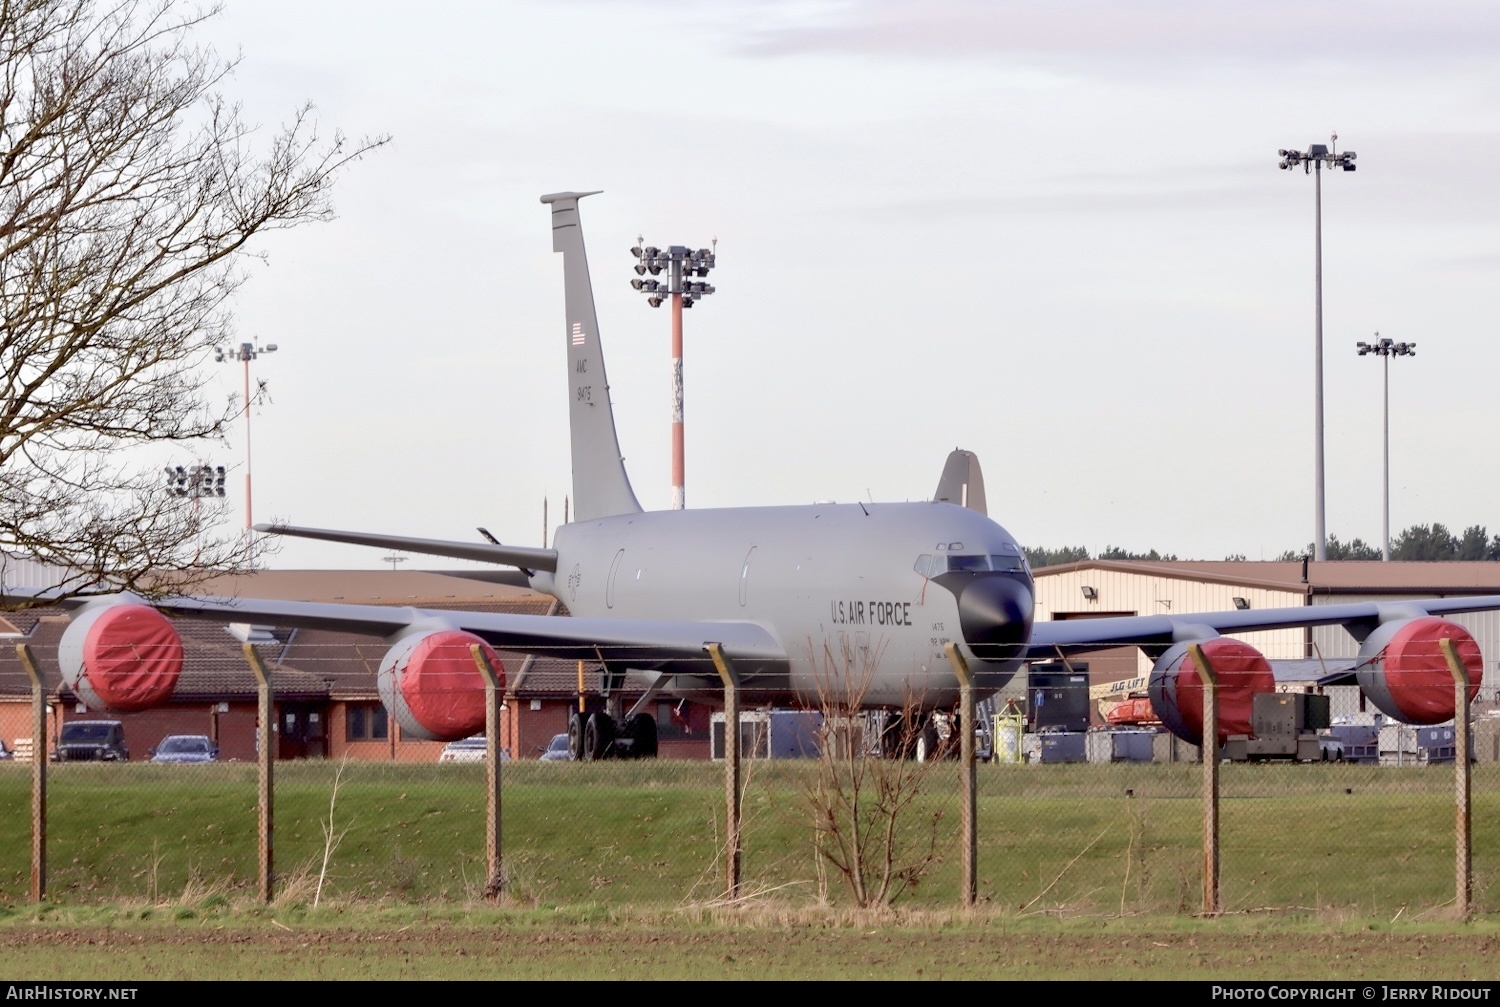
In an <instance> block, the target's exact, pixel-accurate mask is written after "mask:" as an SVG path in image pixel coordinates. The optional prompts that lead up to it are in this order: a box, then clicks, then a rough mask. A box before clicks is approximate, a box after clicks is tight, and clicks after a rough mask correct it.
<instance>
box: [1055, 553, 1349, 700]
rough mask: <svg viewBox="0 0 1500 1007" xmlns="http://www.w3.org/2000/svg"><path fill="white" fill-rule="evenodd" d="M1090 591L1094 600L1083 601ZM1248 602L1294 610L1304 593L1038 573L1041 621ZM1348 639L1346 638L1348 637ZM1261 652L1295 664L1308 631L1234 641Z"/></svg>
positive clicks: (1128, 576) (1091, 572)
mask: <svg viewBox="0 0 1500 1007" xmlns="http://www.w3.org/2000/svg"><path fill="white" fill-rule="evenodd" d="M1085 586H1087V587H1092V588H1093V589H1094V590H1095V592H1096V593H1097V594H1098V598H1097V599H1096V600H1093V601H1090V600H1088V599H1086V598H1085V597H1084V594H1083V589H1084V587H1085ZM1236 597H1240V598H1244V599H1245V600H1246V601H1248V602H1249V603H1250V607H1251V608H1253V609H1265V608H1293V607H1299V606H1301V605H1303V604H1304V603H1305V600H1306V599H1305V598H1304V597H1303V595H1302V593H1301V592H1300V591H1296V590H1277V589H1270V588H1263V587H1249V586H1246V585H1242V584H1215V583H1208V582H1205V581H1199V580H1187V579H1183V578H1177V577H1167V576H1151V575H1144V574H1139V573H1134V572H1127V571H1124V570H1109V569H1085V570H1070V571H1066V572H1060V573H1055V574H1049V573H1047V572H1045V571H1040V572H1039V573H1038V575H1037V578H1036V603H1037V614H1036V618H1037V621H1038V622H1041V621H1043V620H1047V619H1054V618H1057V616H1058V615H1059V614H1064V615H1077V614H1080V613H1085V614H1086V613H1101V614H1102V613H1113V614H1126V615H1183V614H1186V613H1190V612H1222V611H1226V610H1228V609H1232V608H1234V599H1235V598H1236ZM1346 635H1347V634H1346ZM1236 638H1237V639H1241V640H1244V641H1245V642H1246V643H1248V644H1250V645H1251V646H1252V647H1255V648H1257V649H1259V650H1260V651H1261V652H1262V653H1263V654H1265V655H1266V657H1268V658H1272V659H1278V660H1279V659H1292V658H1300V657H1304V656H1306V655H1305V654H1304V650H1305V643H1304V632H1303V631H1302V630H1300V629H1281V630H1271V631H1268V632H1262V633H1243V634H1238V635H1237V636H1236ZM1138 663H1139V668H1140V673H1141V674H1148V673H1149V672H1150V671H1151V662H1150V661H1149V660H1147V659H1146V657H1145V655H1144V654H1142V655H1140V658H1139V662H1138Z"/></svg>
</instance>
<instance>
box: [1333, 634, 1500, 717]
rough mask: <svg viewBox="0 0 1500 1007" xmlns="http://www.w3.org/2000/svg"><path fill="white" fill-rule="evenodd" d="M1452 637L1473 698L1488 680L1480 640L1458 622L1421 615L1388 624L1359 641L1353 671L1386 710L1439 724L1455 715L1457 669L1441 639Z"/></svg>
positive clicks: (1470, 697)
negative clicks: (1450, 667)
mask: <svg viewBox="0 0 1500 1007" xmlns="http://www.w3.org/2000/svg"><path fill="white" fill-rule="evenodd" d="M1444 637H1447V638H1448V639H1450V640H1452V641H1453V645H1454V647H1455V648H1456V649H1457V650H1458V656H1459V659H1460V660H1461V661H1463V664H1464V668H1465V669H1467V670H1468V672H1469V702H1471V703H1472V702H1473V701H1474V697H1475V696H1477V695H1478V694H1479V686H1480V683H1481V682H1483V681H1484V659H1483V657H1482V656H1481V655H1480V653H1479V644H1477V643H1475V642H1474V638H1473V637H1472V636H1470V635H1469V631H1468V630H1466V629H1464V628H1463V627H1462V626H1460V625H1459V624H1458V623H1456V622H1449V621H1448V620H1447V619H1439V618H1437V617H1436V616H1422V617H1420V618H1417V619H1410V620H1407V621H1406V622H1402V623H1397V624H1388V625H1387V626H1382V627H1380V628H1379V629H1377V630H1376V631H1375V632H1374V633H1371V634H1370V636H1369V637H1368V638H1366V640H1365V642H1364V645H1363V646H1362V647H1360V653H1359V664H1358V665H1357V666H1356V667H1355V675H1356V677H1357V678H1358V679H1359V687H1360V688H1361V689H1363V690H1364V693H1365V695H1366V696H1368V697H1369V698H1370V701H1371V702H1372V703H1374V704H1375V705H1376V706H1377V707H1379V708H1380V711H1381V712H1382V713H1384V714H1385V715H1386V716H1389V717H1394V718H1395V719H1396V720H1400V721H1403V722H1404V723H1407V724H1441V723H1443V722H1444V721H1447V720H1452V719H1453V713H1454V705H1453V691H1454V685H1453V673H1452V672H1450V671H1449V670H1448V659H1447V658H1446V657H1444V656H1443V650H1442V646H1441V644H1440V643H1439V641H1441V640H1442V639H1443V638H1444Z"/></svg>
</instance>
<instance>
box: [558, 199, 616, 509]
mask: <svg viewBox="0 0 1500 1007" xmlns="http://www.w3.org/2000/svg"><path fill="white" fill-rule="evenodd" d="M592 195H594V193H592V192H554V193H552V194H551V195H547V196H543V197H542V202H543V203H549V204H551V206H552V250H553V251H554V252H561V253H562V254H563V289H564V293H565V297H566V300H567V309H568V310H567V325H566V331H567V336H566V338H567V340H568V418H569V421H570V426H571V428H572V434H573V509H574V520H576V521H591V520H593V519H594V518H600V517H609V516H610V515H612V514H636V513H639V512H640V509H641V505H640V504H639V503H637V502H636V499H635V491H634V490H632V489H631V488H630V478H629V476H627V475H626V474H625V459H623V458H622V457H620V439H619V438H618V437H617V436H616V435H615V414H614V408H613V407H612V406H611V405H610V401H609V382H608V381H607V380H606V379H605V376H604V349H603V347H602V346H601V345H600V344H599V319H598V318H597V316H596V315H595V314H594V288H593V285H592V284H591V283H590V282H589V261H588V256H587V255H586V254H585V253H584V249H583V228H582V227H581V226H580V225H579V222H578V201H579V200H580V199H582V198H583V197H584V196H592Z"/></svg>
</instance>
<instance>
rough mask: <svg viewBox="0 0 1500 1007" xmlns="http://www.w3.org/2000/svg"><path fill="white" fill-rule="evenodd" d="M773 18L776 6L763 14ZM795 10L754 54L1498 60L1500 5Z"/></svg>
mask: <svg viewBox="0 0 1500 1007" xmlns="http://www.w3.org/2000/svg"><path fill="white" fill-rule="evenodd" d="M763 9H764V10H767V11H773V12H774V11H775V10H776V9H775V8H769V7H768V8H763ZM802 10H803V8H793V7H791V6H790V5H788V6H786V7H782V8H781V9H780V13H781V15H782V16H781V17H780V18H778V17H777V16H776V13H770V14H768V16H767V17H766V18H764V19H762V20H761V22H760V25H759V27H757V28H754V29H751V30H749V31H748V32H746V33H745V34H744V35H742V36H741V39H742V41H741V45H740V48H741V51H742V52H744V53H746V54H749V55H760V56H780V55H791V54H801V53H831V52H836V53H847V54H857V55H885V56H903V55H904V56H909V57H913V58H921V59H953V58H956V57H970V58H974V57H1007V56H1009V57H1014V58H1016V59H1018V60H1020V61H1023V62H1040V63H1063V64H1073V65H1075V66H1076V65H1079V64H1083V65H1089V64H1093V63H1095V62H1104V63H1109V64H1117V63H1121V62H1128V63H1134V64H1150V65H1152V66H1153V67H1156V68H1161V69H1171V64H1170V63H1168V64H1163V62H1162V61H1174V62H1177V63H1179V64H1180V65H1183V66H1184V67H1191V68H1193V69H1199V68H1201V67H1202V65H1203V64H1205V63H1215V62H1220V61H1226V60H1227V61H1232V62H1245V63H1257V64H1259V63H1267V62H1270V63H1284V62H1301V61H1306V60H1318V61H1324V62H1332V63H1337V62H1339V61H1341V60H1345V59H1363V58H1368V57H1380V58H1383V59H1389V60H1397V61H1407V60H1420V61H1424V62H1425V61H1429V60H1432V59H1433V58H1439V59H1449V60H1461V61H1467V60H1470V59H1480V60H1483V61H1486V62H1489V61H1492V60H1493V58H1494V53H1495V52H1496V45H1497V42H1500V5H1495V4H1492V3H1475V2H1468V0H1436V2H1431V3H1425V4H1421V5H1416V4H1407V3H1399V2H1392V0H1377V2H1365V3H1351V2H1341V0H1262V2H1260V3H1254V4H1246V3H1241V4H1221V3H1203V2H1201V0H1144V2H1136V3H1130V4H1121V3H1118V2H1115V0H1054V2H1049V3H1028V2H1019V0H992V2H978V0H921V2H918V0H862V2H859V3H844V4H838V5H836V6H831V7H824V8H821V9H820V10H819V11H818V13H816V14H812V15H807V14H803V13H802Z"/></svg>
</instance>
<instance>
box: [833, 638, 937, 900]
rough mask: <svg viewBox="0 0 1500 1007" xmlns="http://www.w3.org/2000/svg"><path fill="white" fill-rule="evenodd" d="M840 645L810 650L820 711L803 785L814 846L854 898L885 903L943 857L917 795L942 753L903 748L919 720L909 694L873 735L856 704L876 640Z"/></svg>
mask: <svg viewBox="0 0 1500 1007" xmlns="http://www.w3.org/2000/svg"><path fill="white" fill-rule="evenodd" d="M809 649H810V650H811V649H812V645H811V643H809ZM839 649H840V652H839V653H835V652H834V648H833V647H832V646H830V645H829V644H828V643H827V642H825V643H824V644H823V648H822V650H823V653H822V659H821V660H818V658H817V655H816V652H814V653H813V654H812V657H813V667H814V668H815V669H817V689H818V707H817V708H818V710H819V712H820V713H821V714H822V717H823V724H822V728H821V736H820V738H819V742H820V747H819V755H818V761H817V771H816V773H815V774H814V775H812V776H811V777H809V779H808V782H807V784H806V787H805V791H804V792H805V796H806V801H807V807H808V810H809V811H810V812H811V813H812V823H813V834H814V838H813V845H814V851H815V856H816V857H817V858H818V862H819V866H820V868H821V866H822V865H823V864H826V865H828V866H829V867H831V868H832V869H833V871H834V872H835V873H836V875H837V876H838V877H840V878H841V879H842V880H843V881H844V884H845V887H846V888H848V890H849V894H850V896H851V897H852V898H853V900H854V902H855V904H856V905H858V906H861V907H868V906H878V905H889V904H891V903H892V902H895V901H896V900H897V899H898V898H900V897H901V895H903V894H904V893H906V892H907V891H909V890H910V889H912V888H915V887H916V886H917V884H918V883H920V882H921V880H922V879H923V878H924V877H925V876H926V875H927V874H928V872H929V871H931V870H932V868H933V867H934V866H936V865H937V863H938V861H940V860H941V859H942V853H943V847H944V845H945V837H944V836H943V835H942V833H941V826H942V820H943V811H942V809H941V808H940V807H936V806H933V805H932V804H931V802H930V801H928V800H924V793H925V790H926V787H925V784H926V782H927V778H928V776H929V774H930V773H931V772H932V771H933V769H934V767H935V766H938V765H941V763H939V762H937V761H934V760H928V761H925V762H918V761H916V760H915V759H912V758H909V755H910V754H911V753H912V752H913V750H914V749H915V747H916V739H917V734H918V732H919V731H920V729H921V728H920V725H921V718H920V717H919V715H918V713H919V707H920V704H919V703H918V702H917V697H913V696H908V698H907V701H906V703H905V704H903V708H902V710H901V711H900V712H899V713H896V714H894V716H893V717H891V718H890V719H889V722H888V724H887V725H885V726H884V727H883V728H882V729H881V730H879V731H878V732H877V733H876V734H875V736H873V737H872V736H871V731H870V730H869V729H868V727H869V721H868V720H867V718H866V717H865V715H864V713H863V709H862V708H863V706H864V699H865V696H866V693H867V692H868V690H869V686H870V681H871V679H872V678H873V676H874V672H875V669H876V667H877V666H878V665H879V663H880V657H881V652H882V650H883V648H881V647H877V648H872V649H870V650H865V649H861V650H860V652H859V653H858V654H855V653H853V652H852V651H851V650H850V648H849V647H847V646H844V647H841V648H839ZM819 877H820V878H821V877H822V874H821V870H820V874H819Z"/></svg>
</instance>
